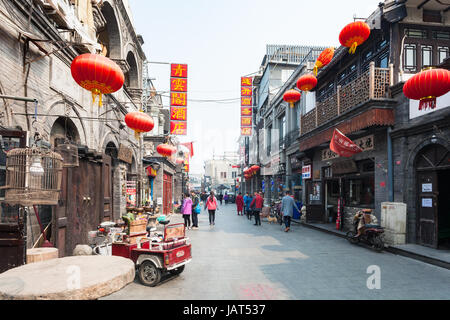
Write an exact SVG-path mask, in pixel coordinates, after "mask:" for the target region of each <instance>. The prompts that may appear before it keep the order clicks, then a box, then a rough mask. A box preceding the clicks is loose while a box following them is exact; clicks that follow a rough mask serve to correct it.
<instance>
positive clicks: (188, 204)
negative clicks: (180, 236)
mask: <svg viewBox="0 0 450 320" xmlns="http://www.w3.org/2000/svg"><path fill="white" fill-rule="evenodd" d="M181 213H182V214H183V218H184V226H185V227H186V228H188V229H191V215H192V199H191V198H190V197H189V192H186V194H185V198H184V200H183V205H182V207H181Z"/></svg>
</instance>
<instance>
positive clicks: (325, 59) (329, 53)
mask: <svg viewBox="0 0 450 320" xmlns="http://www.w3.org/2000/svg"><path fill="white" fill-rule="evenodd" d="M333 56H334V48H333V47H330V48H327V49H325V50H323V51H322V52H321V53H320V55H319V57H318V58H317V60H316V63H315V64H314V75H316V76H317V71H318V69H320V68H323V67H325V66H326V65H327V64H329V63H330V62H331V60H333Z"/></svg>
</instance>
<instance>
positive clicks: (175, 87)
mask: <svg viewBox="0 0 450 320" xmlns="http://www.w3.org/2000/svg"><path fill="white" fill-rule="evenodd" d="M170 91H172V92H173V91H176V92H187V79H183V78H170Z"/></svg>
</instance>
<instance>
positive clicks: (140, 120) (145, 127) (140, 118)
mask: <svg viewBox="0 0 450 320" xmlns="http://www.w3.org/2000/svg"><path fill="white" fill-rule="evenodd" d="M125 123H126V124H127V126H128V127H129V128H130V129H132V130H134V136H135V138H136V140H139V135H140V134H141V132H149V131H152V129H153V127H154V126H155V122H154V121H153V118H152V117H150V116H149V115H148V114H146V113H144V112H139V111H134V112H130V113H127V115H126V116H125Z"/></svg>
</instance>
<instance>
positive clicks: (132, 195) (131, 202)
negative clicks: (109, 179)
mask: <svg viewBox="0 0 450 320" xmlns="http://www.w3.org/2000/svg"><path fill="white" fill-rule="evenodd" d="M127 206H131V207H134V206H136V181H127Z"/></svg>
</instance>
